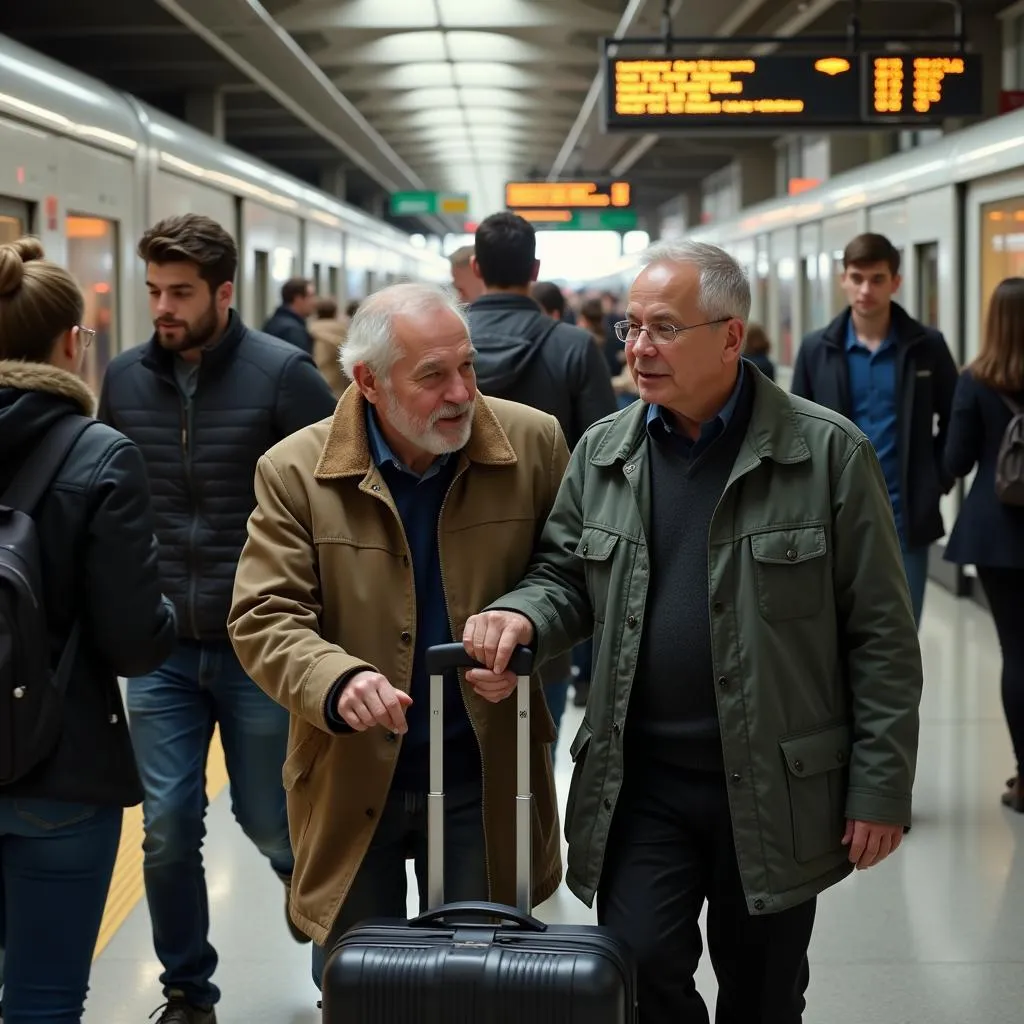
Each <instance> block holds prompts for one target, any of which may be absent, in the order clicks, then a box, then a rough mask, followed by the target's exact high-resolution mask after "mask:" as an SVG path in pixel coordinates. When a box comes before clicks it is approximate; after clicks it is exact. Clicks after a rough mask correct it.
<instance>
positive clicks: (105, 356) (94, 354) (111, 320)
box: [64, 213, 119, 394]
mask: <svg viewBox="0 0 1024 1024" xmlns="http://www.w3.org/2000/svg"><path fill="white" fill-rule="evenodd" d="M64 228H65V232H66V236H67V268H68V270H70V271H71V273H72V274H74V276H75V280H77V281H78V283H79V285H81V288H82V295H83V297H84V298H85V313H84V314H83V316H82V321H83V326H85V327H91V328H92V329H93V330H94V331H95V332H96V336H95V338H94V339H93V342H92V344H91V345H90V346H89V348H88V349H87V350H86V353H85V364H84V366H83V367H82V376H83V377H84V378H85V381H86V383H87V384H88V385H89V386H90V387H91V388H92V389H93V392H94V393H95V394H99V391H100V386H101V384H102V383H103V374H104V373H105V372H106V369H107V364H108V363H109V362H110V360H111V359H113V357H114V356H115V355H117V337H118V315H117V309H118V297H119V275H118V262H119V261H118V245H119V231H118V223H117V221H115V220H110V219H109V218H106V217H93V216H90V215H88V214H81V213H68V214H67V216H66V217H65V220H64Z"/></svg>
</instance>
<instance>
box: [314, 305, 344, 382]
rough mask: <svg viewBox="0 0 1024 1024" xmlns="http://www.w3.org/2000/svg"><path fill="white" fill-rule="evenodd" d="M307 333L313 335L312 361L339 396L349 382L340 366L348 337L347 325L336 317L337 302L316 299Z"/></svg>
mask: <svg viewBox="0 0 1024 1024" xmlns="http://www.w3.org/2000/svg"><path fill="white" fill-rule="evenodd" d="M309 333H310V334H311V335H312V336H313V362H315V363H316V365H317V369H318V370H319V371H320V372H321V373H322V374H323V375H324V380H326V381H327V383H328V384H329V385H330V388H331V390H332V391H333V392H334V394H335V395H336V396H337V397H338V398H340V397H341V393H342V392H343V391H344V390H345V388H347V387H348V386H349V383H350V381H349V379H348V377H346V376H345V371H344V370H342V368H341V346H342V345H344V344H345V338H346V337H348V327H347V326H346V324H344V323H343V322H342V321H341V320H339V319H338V303H337V302H335V300H334V299H332V298H329V297H328V298H321V299H317V302H316V319H315V320H311V321H310V323H309Z"/></svg>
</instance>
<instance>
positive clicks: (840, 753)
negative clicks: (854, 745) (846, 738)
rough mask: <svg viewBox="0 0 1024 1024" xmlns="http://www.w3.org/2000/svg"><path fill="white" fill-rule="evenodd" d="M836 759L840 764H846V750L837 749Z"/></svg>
mask: <svg viewBox="0 0 1024 1024" xmlns="http://www.w3.org/2000/svg"><path fill="white" fill-rule="evenodd" d="M836 760H837V761H838V762H839V763H840V764H844V763H845V762H846V751H845V750H837V751H836Z"/></svg>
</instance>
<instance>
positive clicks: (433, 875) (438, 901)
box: [427, 644, 533, 914]
mask: <svg viewBox="0 0 1024 1024" xmlns="http://www.w3.org/2000/svg"><path fill="white" fill-rule="evenodd" d="M483 667H484V666H483V665H481V664H480V662H478V661H475V660H474V659H473V658H471V657H470V656H469V655H468V654H467V653H466V649H465V648H464V647H463V646H462V644H439V645H438V646H436V647H428V648H427V672H428V674H429V675H430V792H429V794H428V795H427V901H428V903H429V905H430V907H431V908H432V909H436V908H437V907H440V906H441V905H442V904H443V903H444V673H445V672H448V671H450V670H451V669H459V668H483ZM508 667H509V669H510V670H511V671H512V672H515V674H516V675H517V676H518V677H519V678H518V680H517V682H516V699H517V702H518V709H517V714H516V907H517V909H518V910H519V911H520V912H521V913H523V914H529V913H530V911H531V909H532V906H531V903H532V899H531V896H532V884H531V881H532V880H531V875H532V857H531V850H530V819H531V814H530V810H531V806H532V801H533V796H532V794H531V791H530V671H531V669H532V668H533V651H531V650H530V649H529V648H528V647H522V646H519V647H516V649H515V650H514V651H513V652H512V657H511V658H510V659H509V663H508Z"/></svg>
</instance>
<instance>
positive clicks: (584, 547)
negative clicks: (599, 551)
mask: <svg viewBox="0 0 1024 1024" xmlns="http://www.w3.org/2000/svg"><path fill="white" fill-rule="evenodd" d="M589 550H590V545H589V544H584V545H583V554H586V553H587V552H588V551H589Z"/></svg>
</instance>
